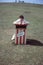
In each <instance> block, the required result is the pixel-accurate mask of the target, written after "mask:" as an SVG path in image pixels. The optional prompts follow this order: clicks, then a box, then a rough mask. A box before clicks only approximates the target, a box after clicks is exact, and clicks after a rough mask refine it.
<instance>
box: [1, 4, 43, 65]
mask: <svg viewBox="0 0 43 65" xmlns="http://www.w3.org/2000/svg"><path fill="white" fill-rule="evenodd" d="M21 14H23V15H24V17H25V19H26V20H27V21H29V22H30V25H29V26H28V27H27V43H28V45H14V44H12V41H11V37H12V35H13V33H14V32H15V27H14V25H13V24H12V23H13V21H14V20H16V19H17V18H18V16H19V15H21ZM0 65H43V5H33V4H15V3H12V4H10V3H9V4H8V3H6V4H5V3H4V4H3V3H0Z"/></svg>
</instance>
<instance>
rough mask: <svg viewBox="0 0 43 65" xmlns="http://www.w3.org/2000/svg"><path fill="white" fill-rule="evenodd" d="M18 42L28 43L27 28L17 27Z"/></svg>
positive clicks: (16, 40) (16, 39) (16, 41)
mask: <svg viewBox="0 0 43 65" xmlns="http://www.w3.org/2000/svg"><path fill="white" fill-rule="evenodd" d="M15 43H16V44H26V29H24V28H23V29H21V28H20V29H16V38H15Z"/></svg>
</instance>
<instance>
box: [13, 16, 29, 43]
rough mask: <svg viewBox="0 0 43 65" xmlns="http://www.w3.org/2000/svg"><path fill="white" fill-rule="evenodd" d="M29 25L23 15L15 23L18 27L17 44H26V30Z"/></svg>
mask: <svg viewBox="0 0 43 65" xmlns="http://www.w3.org/2000/svg"><path fill="white" fill-rule="evenodd" d="M28 23H29V22H27V21H26V20H24V17H23V16H22V15H21V16H20V17H19V19H18V20H16V21H15V22H14V23H13V24H15V27H16V28H15V29H16V33H15V44H26V28H27V25H28Z"/></svg>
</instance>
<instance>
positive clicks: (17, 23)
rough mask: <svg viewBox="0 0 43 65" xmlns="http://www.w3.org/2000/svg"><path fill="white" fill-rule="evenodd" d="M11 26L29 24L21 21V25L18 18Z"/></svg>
mask: <svg viewBox="0 0 43 65" xmlns="http://www.w3.org/2000/svg"><path fill="white" fill-rule="evenodd" d="M13 24H15V25H28V24H29V22H28V21H26V20H25V19H23V20H22V23H21V19H20V18H19V19H17V20H16V21H14V22H13Z"/></svg>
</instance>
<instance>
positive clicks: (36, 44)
mask: <svg viewBox="0 0 43 65" xmlns="http://www.w3.org/2000/svg"><path fill="white" fill-rule="evenodd" d="M12 44H13V45H25V44H15V42H14V41H13V42H12ZM26 45H33V46H43V43H42V42H40V41H38V40H34V39H27V40H26Z"/></svg>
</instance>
